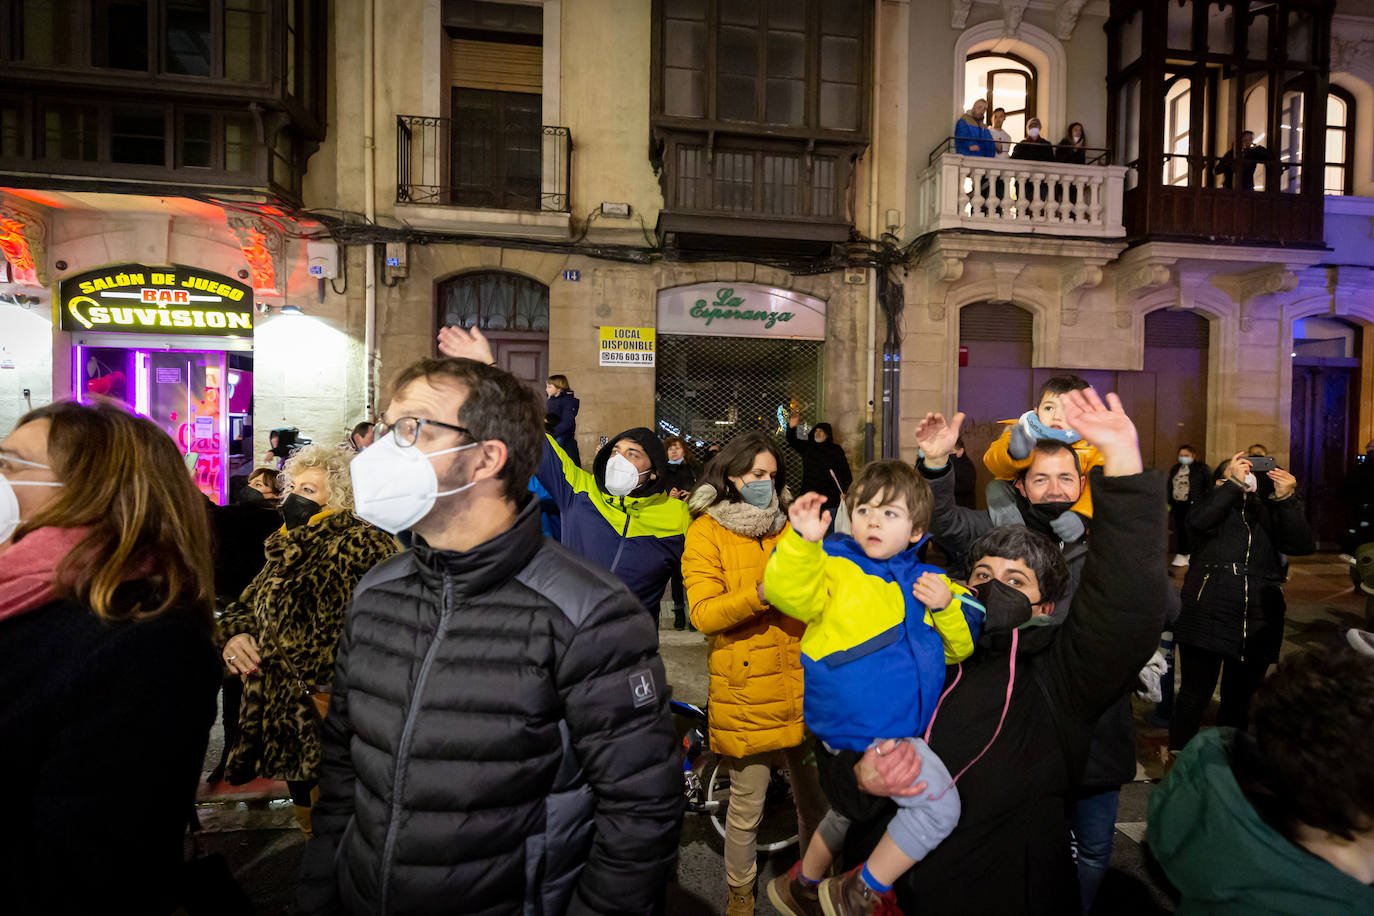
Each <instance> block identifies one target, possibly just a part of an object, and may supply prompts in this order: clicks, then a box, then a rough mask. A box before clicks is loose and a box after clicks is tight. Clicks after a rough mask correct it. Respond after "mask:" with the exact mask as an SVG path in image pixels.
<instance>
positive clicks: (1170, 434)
mask: <svg viewBox="0 0 1374 916" xmlns="http://www.w3.org/2000/svg"><path fill="white" fill-rule="evenodd" d="M1034 329H1035V321H1034V316H1033V315H1032V314H1031V313H1030V312H1028V311H1026V310H1025V309H1023V308H1021V307H1019V306H1016V305H1013V304H1011V303H1006V302H1002V303H994V302H980V303H975V304H973V305H969V306H965V307H964V308H963V309H962V310H961V311H960V312H959V345H960V368H959V402H958V404H959V409H960V410H962V411H963V412H964V413H965V414H966V415H967V417H966V419H965V420H964V432H963V437H964V445H965V447H966V448H967V450H968V454H969V457H970V458H972V459H973V464H974V466H975V467H977V468H978V475H979V482H978V490H979V499H980V501H981V499H982V495H981V494H982V490H983V487H984V486H985V485H986V483H987V481H988V479H989V475H988V474H987V472H986V470H985V469H984V468H983V462H982V459H983V453H984V452H985V451H986V450H987V447H988V445H990V444H991V443H992V441H993V440H994V439H996V438H997V437H998V436H1000V435H1001V434H1002V428H1003V427H1002V424H1001V422H1000V421H1002V420H1009V419H1012V418H1014V417H1019V416H1020V415H1021V414H1023V413H1025V412H1026V411H1027V410H1030V409H1031V408H1032V407H1034V406H1035V403H1034V401H1035V396H1036V393H1037V392H1038V391H1039V390H1040V386H1041V385H1043V384H1044V383H1045V381H1046V380H1047V379H1050V378H1052V377H1053V376H1056V375H1063V374H1066V373H1072V374H1074V375H1077V376H1080V377H1082V378H1083V379H1084V380H1085V381H1086V382H1088V384H1090V385H1092V386H1093V387H1094V388H1096V389H1097V390H1098V391H1099V392H1101V393H1103V394H1105V393H1107V392H1111V391H1114V392H1116V393H1117V394H1119V395H1120V396H1121V400H1122V403H1123V404H1124V405H1125V407H1126V411H1127V412H1128V413H1129V414H1130V415H1131V419H1132V420H1134V421H1135V425H1136V431H1137V432H1138V433H1139V434H1140V452H1141V455H1142V457H1143V458H1144V459H1145V464H1146V466H1148V467H1159V468H1164V469H1166V470H1167V469H1168V468H1169V467H1171V466H1172V465H1173V463H1174V459H1175V457H1176V453H1177V449H1178V447H1179V445H1181V444H1185V443H1186V444H1189V445H1193V446H1194V447H1195V448H1197V449H1198V450H1199V451H1201V450H1202V449H1204V448H1205V446H1206V442H1207V360H1208V346H1209V343H1210V329H1211V323H1210V322H1209V321H1208V320H1207V318H1206V317H1205V316H1203V315H1200V314H1198V313H1196V312H1192V311H1187V310H1159V311H1155V312H1151V313H1150V314H1148V315H1146V316H1145V360H1144V367H1143V369H1142V371H1140V372H1133V371H1127V370H1115V369H1073V368H1069V369H1065V368H1059V367H1055V366H1035V367H1032V365H1031V359H1032V353H1033V352H1034ZM1209 460H1213V459H1211V458H1210V457H1209Z"/></svg>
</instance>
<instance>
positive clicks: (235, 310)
mask: <svg viewBox="0 0 1374 916" xmlns="http://www.w3.org/2000/svg"><path fill="white" fill-rule="evenodd" d="M60 299H61V325H62V330H64V331H77V332H80V331H101V332H103V331H124V332H133V333H141V334H185V335H198V336H224V337H228V336H236V337H245V336H249V335H251V334H252V333H253V291H252V290H250V289H249V288H248V287H247V286H245V285H244V284H242V283H240V282H238V281H237V280H234V279H232V278H230V277H226V276H224V275H223V274H217V273H212V272H210V271H208V270H201V269H199V268H196V267H185V266H183V265H180V264H176V265H172V266H170V267H149V266H147V265H145V264H118V265H115V266H113V267H102V268H100V269H99V270H90V271H87V272H86V273H83V274H78V275H76V276H74V277H68V278H67V279H65V280H63V281H62V285H61V296H60Z"/></svg>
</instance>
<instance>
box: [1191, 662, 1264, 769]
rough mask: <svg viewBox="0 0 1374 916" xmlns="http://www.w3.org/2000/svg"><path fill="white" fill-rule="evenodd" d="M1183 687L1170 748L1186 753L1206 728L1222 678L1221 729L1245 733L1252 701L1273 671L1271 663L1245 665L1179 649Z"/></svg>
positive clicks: (1249, 663) (1248, 663)
mask: <svg viewBox="0 0 1374 916" xmlns="http://www.w3.org/2000/svg"><path fill="white" fill-rule="evenodd" d="M1175 650H1176V651H1177V652H1178V654H1179V661H1180V662H1181V663H1182V668H1183V684H1182V686H1181V687H1180V688H1179V691H1178V702H1177V703H1176V704H1175V706H1174V718H1173V722H1172V723H1171V724H1170V727H1169V748H1170V749H1171V750H1182V749H1183V747H1184V745H1186V744H1187V743H1188V742H1189V741H1191V740H1192V738H1193V736H1194V735H1196V734H1197V733H1198V730H1199V729H1201V728H1202V716H1203V713H1205V712H1206V711H1207V706H1208V705H1209V704H1210V703H1211V702H1212V693H1213V691H1215V690H1216V687H1217V678H1218V677H1220V678H1221V709H1220V711H1218V713H1217V725H1220V726H1230V727H1232V728H1236V729H1240V730H1242V731H1243V730H1245V729H1246V728H1247V727H1248V726H1249V724H1250V697H1252V696H1254V693H1255V688H1257V687H1259V685H1260V681H1262V680H1264V673H1265V672H1266V671H1268V670H1269V660H1268V659H1262V660H1257V659H1247V660H1246V661H1241V660H1240V659H1238V658H1231V657H1229V656H1226V655H1222V654H1220V653H1218V652H1212V651H1209V650H1207V649H1200V648H1198V647H1197V646H1188V645H1178V646H1176V647H1175Z"/></svg>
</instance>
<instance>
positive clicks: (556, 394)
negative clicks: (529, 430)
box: [544, 375, 582, 467]
mask: <svg viewBox="0 0 1374 916" xmlns="http://www.w3.org/2000/svg"><path fill="white" fill-rule="evenodd" d="M544 393H545V394H547V395H548V396H549V401H548V404H547V406H546V407H545V408H544V409H545V413H546V414H547V415H548V416H549V417H552V418H553V423H552V425H553V432H551V433H549V435H551V436H553V441H555V442H557V443H558V445H559V447H560V448H562V449H563V451H564V452H565V453H566V454H567V456H568V457H569V458H571V459H572V461H573V464H575V465H577V466H578V467H581V466H582V455H581V453H580V452H578V450H577V408H579V407H580V406H582V402H581V401H579V400H578V399H577V396H576V395H575V394H573V390H572V386H571V385H569V384H568V377H567V376H566V375H551V376H549V379H548V382H547V383H546V384H545V385H544Z"/></svg>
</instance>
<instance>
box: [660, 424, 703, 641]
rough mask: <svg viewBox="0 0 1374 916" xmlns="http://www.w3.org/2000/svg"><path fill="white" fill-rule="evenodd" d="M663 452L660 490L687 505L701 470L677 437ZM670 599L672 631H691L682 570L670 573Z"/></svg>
mask: <svg viewBox="0 0 1374 916" xmlns="http://www.w3.org/2000/svg"><path fill="white" fill-rule="evenodd" d="M663 449H664V451H666V452H667V453H668V471H667V472H666V473H665V474H664V475H663V486H664V488H665V489H666V490H667V491H668V495H669V496H671V497H672V498H673V499H680V500H682V501H683V502H686V501H687V497H689V496H691V495H692V489H693V488H694V487H696V485H697V477H698V476H699V474H700V469H699V468H698V467H697V463H696V461H695V460H693V458H692V452H691V450H690V449H688V448H687V443H686V442H685V441H684V440H683V439H682V438H681V437H680V436H669V437H668V438H667V439H664V440H663ZM668 586H669V589H670V590H671V592H672V596H673V629H674V630H683V629H686V628H688V627H691V628H692V629H694V630H695V629H696V627H692V625H691V623H690V622H689V621H688V619H687V591H686V589H684V588H683V585H682V566H681V563H679V565H678V568H677V569H676V570H674V571H673V578H672V579H671V580H669V583H668Z"/></svg>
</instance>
